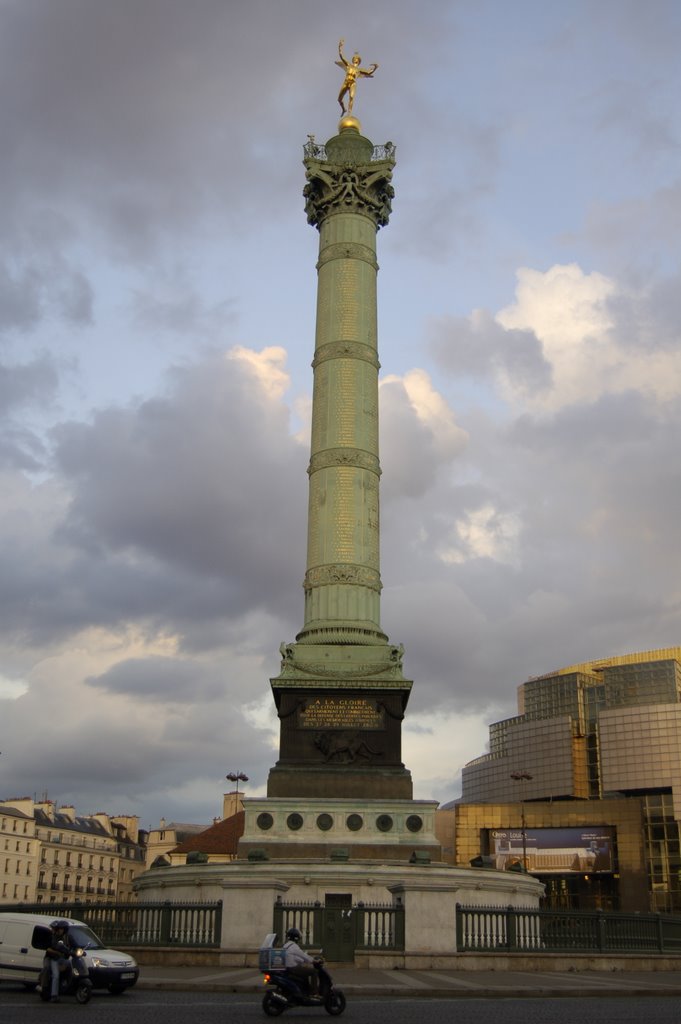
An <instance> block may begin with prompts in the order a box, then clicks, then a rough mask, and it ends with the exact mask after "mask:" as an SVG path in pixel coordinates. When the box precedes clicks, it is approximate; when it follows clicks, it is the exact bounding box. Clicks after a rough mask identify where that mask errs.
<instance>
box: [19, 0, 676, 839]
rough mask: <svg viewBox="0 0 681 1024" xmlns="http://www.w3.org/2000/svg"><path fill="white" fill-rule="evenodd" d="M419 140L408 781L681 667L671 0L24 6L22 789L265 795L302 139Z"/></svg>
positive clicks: (310, 297) (279, 616) (297, 294)
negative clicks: (348, 97) (563, 687)
mask: <svg viewBox="0 0 681 1024" xmlns="http://www.w3.org/2000/svg"><path fill="white" fill-rule="evenodd" d="M341 36H342V37H344V38H345V39H346V49H347V51H348V53H349V54H352V52H353V51H354V50H355V49H357V50H359V52H360V53H361V54H362V57H363V60H364V62H365V63H370V62H373V61H377V62H378V63H379V65H380V68H379V71H378V72H377V74H376V77H375V78H374V79H373V80H372V81H366V82H362V83H361V84H360V86H359V88H358V94H357V102H356V107H355V113H356V114H357V115H358V116H359V117H360V118H361V121H362V126H363V131H364V133H365V134H366V135H368V136H369V137H370V138H371V139H372V140H373V141H374V143H376V144H379V143H383V142H386V141H388V140H390V141H392V142H394V143H395V144H396V146H397V167H396V170H395V176H394V185H395V190H396V197H395V201H394V204H393V215H392V218H391V222H390V224H389V226H388V227H387V228H386V229H384V230H382V231H381V232H380V233H379V238H378V244H379V262H380V264H381V271H380V274H379V325H380V326H379V343H380V356H381V363H382V378H381V422H382V426H381V430H382V433H381V461H382V465H383V478H382V479H383V483H382V575H383V582H384V586H385V589H384V591H383V602H382V617H383V626H384V628H385V630H386V631H387V632H388V634H389V635H390V638H391V640H393V641H394V642H396V643H399V642H402V643H404V645H405V649H406V654H405V671H406V673H407V675H408V676H409V677H411V678H413V679H414V681H415V685H414V690H413V695H412V699H411V703H410V705H409V714H408V718H407V720H406V722H405V727H404V756H405V761H406V763H407V765H408V767H410V768H411V770H412V773H413V775H414V783H415V787H414V788H415V795H416V796H417V797H420V798H434V799H438V800H441V801H445V800H448V799H452V798H453V797H455V796H457V795H458V794H459V792H460V787H459V777H460V770H461V766H462V764H464V763H465V762H466V761H468V760H470V759H471V758H472V757H475V756H477V755H478V754H480V753H482V752H483V751H484V749H485V744H486V741H487V726H488V724H489V723H490V722H492V721H496V720H498V719H499V718H503V717H505V716H507V715H509V714H513V713H514V712H515V708H516V704H515V693H516V687H517V685H518V684H519V683H521V682H522V681H523V680H524V679H526V678H527V677H528V676H529V675H533V674H540V673H542V672H545V671H548V670H550V669H552V668H556V667H559V666H561V665H567V664H570V663H572V662H575V661H580V660H586V659H590V658H599V657H605V656H607V655H610V654H618V653H625V652H628V651H635V650H647V649H653V648H658V647H665V646H668V645H672V644H678V643H680V642H681V583H680V580H681V574H680V573H679V547H680V532H681V526H680V524H681V470H680V463H681V457H680V455H679V440H678V439H679V429H680V427H681V346H680V344H679V340H680V339H679V323H680V322H681V261H680V257H679V238H681V113H680V111H681V105H680V104H679V99H678V98H679V96H681V62H679V56H678V55H679V52H681V7H680V6H679V4H678V2H676V0H647V2H646V3H643V2H642V0H598V2H597V3H594V2H593V0H566V2H564V3H561V4H546V3H545V0H518V2H516V3H513V4H509V3H507V2H506V0H475V2H473V0H448V2H447V0H418V2H417V0H373V2H372V3H371V4H367V3H366V2H360V0H344V2H343V3H342V4H341V3H337V2H333V3H331V2H329V0H193V2H192V3H191V4H189V3H186V2H185V0H116V2H115V3H112V2H109V0H0V95H1V96H2V101H1V102H0V137H1V138H2V146H1V147H0V192H1V197H0V474H1V480H2V482H1V488H0V698H1V699H0V750H2V756H1V757H0V797H2V796H4V797H11V796H21V795H33V794H37V795H41V794H43V793H45V792H46V793H47V794H48V795H49V796H50V797H51V798H52V799H54V800H56V801H58V802H60V803H70V802H73V803H75V804H76V806H77V808H78V809H79V811H80V812H82V813H88V812H94V811H97V810H106V811H109V812H111V813H137V814H139V815H140V819H141V824H142V825H144V826H146V827H149V826H154V825H156V824H157V823H158V819H159V817H160V816H161V815H163V816H165V817H166V818H167V819H168V820H171V819H175V820H180V821H195V822H199V823H200V822H210V821H211V819H212V817H213V815H215V814H219V813H220V810H221V806H222V803H221V801H222V793H223V791H224V789H225V786H226V784H225V780H224V777H225V775H226V773H227V772H229V771H234V770H241V771H243V772H245V773H246V774H247V775H248V776H249V779H250V781H249V783H248V785H247V787H246V790H247V792H248V793H249V794H251V795H256V796H257V795H262V794H263V793H264V789H265V784H266V778H267V772H268V769H269V768H270V766H271V765H272V764H273V763H274V761H275V760H276V744H277V721H276V719H275V717H274V713H273V707H272V700H271V695H270V689H269V682H268V680H269V678H270V677H271V676H273V675H276V673H277V671H278V667H279V653H278V651H279V644H280V643H281V641H283V640H286V641H290V640H292V639H293V638H294V637H295V634H296V632H297V631H298V630H299V629H300V627H301V626H302V621H303V620H302V615H303V593H302V589H301V582H302V578H303V574H304V570H305V534H306V499H307V491H306V488H307V477H306V473H305V469H306V465H307V456H308V446H309V413H310V400H311V385H312V375H311V370H310V361H311V358H312V352H313V346H314V302H315V289H316V273H315V269H314V268H315V261H316V255H317V244H318V238H317V233H316V231H315V230H314V229H312V228H310V227H309V226H308V225H307V224H306V221H305V216H304V213H303V201H302V195H301V192H302V187H303V184H304V171H303V167H302V164H301V159H302V146H303V144H304V142H305V140H306V136H307V134H308V133H314V134H315V135H316V137H317V139H319V140H320V141H324V140H325V139H327V138H328V137H330V136H332V135H334V134H335V132H336V127H337V121H338V116H339V113H340V109H339V107H338V105H337V102H336V95H337V93H338V89H339V87H340V81H341V73H340V71H339V69H338V68H336V67H335V66H334V60H335V59H336V57H337V53H336V48H337V44H338V39H339V37H341Z"/></svg>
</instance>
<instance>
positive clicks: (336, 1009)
mask: <svg viewBox="0 0 681 1024" xmlns="http://www.w3.org/2000/svg"><path fill="white" fill-rule="evenodd" d="M324 1009H325V1010H326V1012H327V1013H330V1014H331V1016H332V1017H340V1015H341V1013H342V1012H343V1010H344V1009H345V996H344V995H343V993H342V992H341V990H340V989H339V988H334V989H332V990H331V992H329V994H328V996H327V997H326V1000H325V1002H324Z"/></svg>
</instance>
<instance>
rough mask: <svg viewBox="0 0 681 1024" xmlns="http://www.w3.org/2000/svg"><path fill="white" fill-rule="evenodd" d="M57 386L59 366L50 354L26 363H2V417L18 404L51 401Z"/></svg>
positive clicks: (0, 401)
mask: <svg viewBox="0 0 681 1024" xmlns="http://www.w3.org/2000/svg"><path fill="white" fill-rule="evenodd" d="M56 388H57V368H56V366H55V364H54V360H53V359H52V358H51V357H50V356H48V355H43V356H41V357H39V358H38V359H34V360H32V361H31V362H30V363H25V364H24V365H18V366H7V365H3V364H2V363H0V417H2V416H4V415H6V414H7V413H8V412H9V410H10V409H16V408H17V407H18V406H23V405H30V404H33V403H35V402H41V403H43V402H49V401H50V400H51V399H52V398H53V397H54V394H55V391H56Z"/></svg>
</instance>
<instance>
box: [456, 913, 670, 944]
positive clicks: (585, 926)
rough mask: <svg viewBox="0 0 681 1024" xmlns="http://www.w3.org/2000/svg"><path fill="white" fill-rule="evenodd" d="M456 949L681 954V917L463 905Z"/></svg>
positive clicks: (458, 915)
mask: <svg viewBox="0 0 681 1024" xmlns="http://www.w3.org/2000/svg"><path fill="white" fill-rule="evenodd" d="M456 948H457V951H458V952H459V953H503V952H507V953H526V952H530V951H534V952H538V953H539V952H542V953H589V952H593V953H651V954H654V953H681V917H671V916H668V915H666V914H623V913H619V912H617V913H616V912H613V913H607V912H606V911H601V910H596V911H584V910H575V911H570V910H532V909H527V908H520V907H462V906H457V908H456Z"/></svg>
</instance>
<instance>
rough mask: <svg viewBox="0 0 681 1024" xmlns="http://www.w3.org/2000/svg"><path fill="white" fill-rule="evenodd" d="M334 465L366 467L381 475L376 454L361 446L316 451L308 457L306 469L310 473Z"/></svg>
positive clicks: (356, 467) (371, 471)
mask: <svg viewBox="0 0 681 1024" xmlns="http://www.w3.org/2000/svg"><path fill="white" fill-rule="evenodd" d="M334 466H352V467H353V468H355V469H366V470H368V471H369V472H370V473H375V474H376V476H380V475H381V467H380V465H379V463H378V456H376V455H371V454H370V453H369V452H365V451H363V450H362V449H361V448H327V449H326V450H325V451H322V452H316V453H315V454H314V455H313V456H312V457H311V459H310V465H309V466H308V468H307V471H308V473H309V474H312V473H314V472H316V471H317V470H318V469H329V468H332V467H334Z"/></svg>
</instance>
